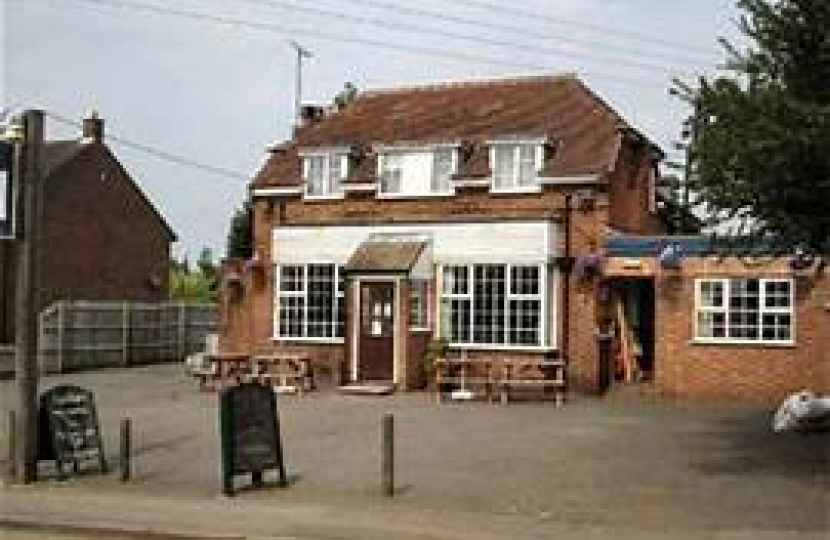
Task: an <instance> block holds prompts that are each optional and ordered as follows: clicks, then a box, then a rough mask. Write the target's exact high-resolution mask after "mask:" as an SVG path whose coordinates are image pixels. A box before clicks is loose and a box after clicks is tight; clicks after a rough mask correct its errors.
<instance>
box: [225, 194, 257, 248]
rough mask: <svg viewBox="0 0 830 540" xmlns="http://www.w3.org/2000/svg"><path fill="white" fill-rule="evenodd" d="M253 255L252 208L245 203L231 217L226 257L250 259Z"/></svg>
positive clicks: (249, 204)
mask: <svg viewBox="0 0 830 540" xmlns="http://www.w3.org/2000/svg"><path fill="white" fill-rule="evenodd" d="M253 253H254V230H253V207H252V206H251V202H250V201H245V204H243V205H242V207H241V208H238V209H237V210H236V211H235V212H234V214H233V216H232V217H231V224H230V230H229V231H228V245H227V257H228V258H229V259H250V258H251V256H252V255H253Z"/></svg>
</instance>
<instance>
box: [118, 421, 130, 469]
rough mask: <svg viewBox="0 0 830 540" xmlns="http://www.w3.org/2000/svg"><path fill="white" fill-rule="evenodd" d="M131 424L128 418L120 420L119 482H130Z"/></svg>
mask: <svg viewBox="0 0 830 540" xmlns="http://www.w3.org/2000/svg"><path fill="white" fill-rule="evenodd" d="M130 428H131V423H130V419H129V418H123V419H122V420H121V441H120V442H121V444H120V446H119V454H120V456H121V459H119V460H118V462H119V466H120V468H121V477H120V478H121V481H122V482H127V481H129V480H130V476H131V474H130V473H131V470H130V469H131V459H130V455H131V450H130V447H131V445H132V442H131V436H130V435H131V433H130V431H131V429H130Z"/></svg>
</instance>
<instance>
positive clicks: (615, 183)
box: [608, 139, 660, 234]
mask: <svg viewBox="0 0 830 540" xmlns="http://www.w3.org/2000/svg"><path fill="white" fill-rule="evenodd" d="M655 166H656V165H655V162H654V159H653V154H652V150H651V149H650V148H649V147H648V146H646V145H643V144H641V143H637V142H633V141H631V140H628V139H624V140H623V142H622V146H621V148H620V153H619V157H618V159H617V163H616V166H615V168H614V170H613V171H612V172H611V174H610V175H609V181H608V194H609V201H610V203H611V205H610V213H609V224H610V225H611V226H612V227H613V228H615V229H617V230H620V231H624V232H627V233H637V234H655V233H657V232H659V231H660V224H659V222H658V220H657V218H656V216H655V215H654V214H652V213H651V212H650V211H649V204H650V198H651V196H652V193H651V189H652V188H651V187H650V185H651V183H652V179H653V177H654V175H655V174H656V171H655Z"/></svg>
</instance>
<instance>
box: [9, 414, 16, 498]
mask: <svg viewBox="0 0 830 540" xmlns="http://www.w3.org/2000/svg"><path fill="white" fill-rule="evenodd" d="M8 429H9V449H8V452H9V453H8V462H7V463H8V465H9V470H8V479H9V481H10V482H13V481H14V479H15V478H17V467H16V463H17V415H16V414H15V412H14V411H9V426H8Z"/></svg>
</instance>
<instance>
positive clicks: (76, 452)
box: [38, 385, 107, 478]
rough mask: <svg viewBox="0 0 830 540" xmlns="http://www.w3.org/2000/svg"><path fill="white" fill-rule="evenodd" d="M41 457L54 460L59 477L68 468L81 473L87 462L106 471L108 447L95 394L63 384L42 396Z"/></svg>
mask: <svg viewBox="0 0 830 540" xmlns="http://www.w3.org/2000/svg"><path fill="white" fill-rule="evenodd" d="M40 429H41V432H40V435H41V436H40V446H39V452H38V454H39V458H40V459H44V460H54V461H55V463H56V465H57V472H58V477H59V478H65V477H66V471H65V467H66V466H67V465H70V464H71V465H72V472H73V473H79V472H81V470H82V468H83V467H84V465H85V464H86V463H89V462H92V463H94V464H95V465H96V466H97V467H98V469H99V470H100V472H106V470H107V464H106V460H105V457H104V445H103V442H102V441H101V430H100V429H99V425H98V414H97V412H96V410H95V400H94V399H93V396H92V392H90V391H89V390H85V389H83V388H80V387H78V386H70V385H61V386H56V387H54V388H52V389H50V390H49V391H47V392H45V393H44V394H43V395H42V396H41V397H40Z"/></svg>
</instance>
